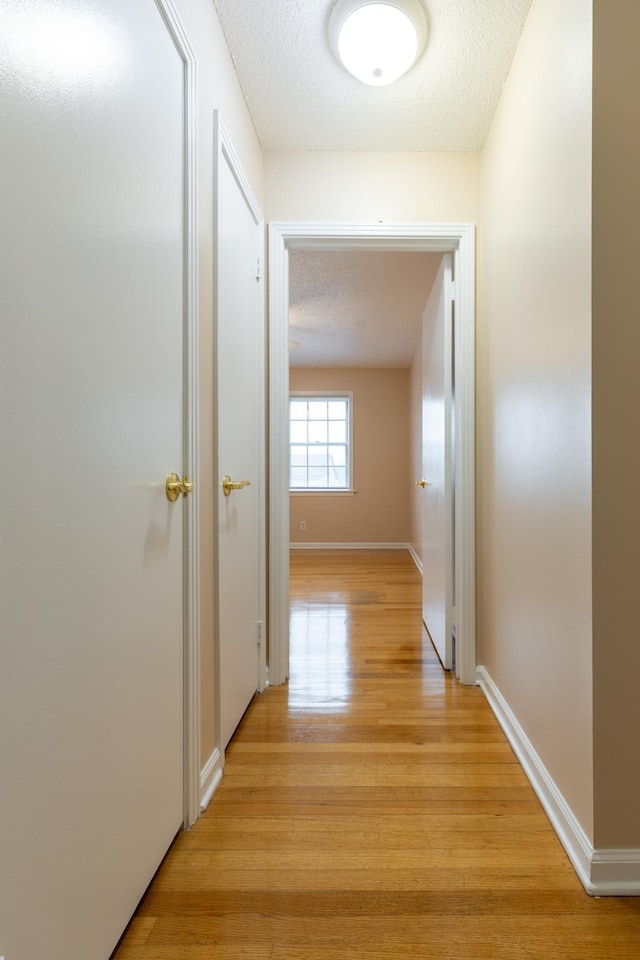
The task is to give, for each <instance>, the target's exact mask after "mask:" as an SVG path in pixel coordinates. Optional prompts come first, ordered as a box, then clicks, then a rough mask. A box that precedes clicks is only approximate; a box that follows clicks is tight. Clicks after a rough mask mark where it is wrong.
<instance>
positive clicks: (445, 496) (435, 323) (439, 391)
mask: <svg viewBox="0 0 640 960" xmlns="http://www.w3.org/2000/svg"><path fill="white" fill-rule="evenodd" d="M451 286H452V284H451V257H450V256H449V255H448V254H446V255H445V256H444V257H443V259H442V264H441V266H440V269H439V271H438V274H437V276H436V280H435V283H434V285H433V288H432V291H431V294H430V296H429V300H428V302H427V306H426V307H425V311H424V314H423V318H422V350H423V355H422V361H423V362H422V378H423V380H422V478H421V480H420V481H419V483H420V484H421V485H422V487H423V510H422V523H423V528H422V539H423V553H422V557H423V561H422V563H423V570H422V618H423V620H424V623H425V626H426V628H427V630H428V631H429V635H430V636H431V639H432V641H433V644H434V646H435V648H436V650H437V652H438V656H439V657H440V660H441V661H442V664H443V666H444V667H445V668H446V669H447V670H450V669H451V667H452V664H453V634H452V615H451V614H452V604H453V557H452V554H453V509H452V508H453V497H452V485H453V470H452V432H451V422H452V420H451V403H452V296H451Z"/></svg>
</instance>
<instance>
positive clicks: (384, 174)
mask: <svg viewBox="0 0 640 960" xmlns="http://www.w3.org/2000/svg"><path fill="white" fill-rule="evenodd" d="M478 169H479V164H478V154H476V153H367V152H364V151H363V152H361V153H332V152H322V153H320V152H319V153H297V152H290V153H287V152H284V153H279V152H267V153H265V198H266V199H265V213H266V217H267V219H268V220H312V221H313V220H315V221H318V220H319V221H322V220H332V221H343V222H344V221H346V222H350V221H353V222H368V223H376V222H378V221H381V222H384V223H399V222H403V223H404V222H407V223H413V222H417V223H438V222H441V223H450V222H461V223H465V222H475V221H476V220H477V219H478Z"/></svg>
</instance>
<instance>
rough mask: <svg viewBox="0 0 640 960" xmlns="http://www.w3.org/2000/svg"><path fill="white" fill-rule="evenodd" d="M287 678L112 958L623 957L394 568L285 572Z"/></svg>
mask: <svg viewBox="0 0 640 960" xmlns="http://www.w3.org/2000/svg"><path fill="white" fill-rule="evenodd" d="M291 567H292V575H291V596H292V610H291V627H292V630H291V635H292V676H291V681H290V683H289V685H288V686H286V687H275V688H272V689H269V690H267V691H266V692H265V693H264V694H262V695H261V696H259V697H257V698H256V699H255V700H254V702H253V704H252V705H251V707H250V709H249V711H248V713H247V714H246V716H245V718H244V720H243V721H242V724H241V725H240V727H239V729H238V731H237V733H236V734H235V736H234V738H233V740H232V743H231V746H230V749H229V751H228V754H227V764H226V767H225V774H224V780H223V782H222V785H221V786H220V788H219V790H218V792H217V793H216V795H215V796H214V798H213V800H212V802H211V804H210V806H209V809H208V810H207V812H206V814H205V815H204V816H203V817H202V818H201V820H200V821H199V822H198V823H197V825H196V826H195V827H194V828H193V829H192V830H191V831H190V832H188V833H185V834H182V835H181V836H180V837H178V840H177V841H176V843H175V845H174V847H173V848H172V850H171V852H170V854H169V855H168V857H167V859H166V861H165V863H164V865H163V867H162V868H161V870H160V872H159V874H158V875H157V877H156V879H155V881H154V883H153V884H152V886H151V888H150V889H149V891H148V893H147V896H146V898H145V899H144V901H143V902H142V904H141V906H140V909H139V911H138V914H137V915H136V917H135V919H134V920H133V922H132V924H131V926H130V929H129V932H128V934H127V935H126V937H125V939H124V940H123V941H122V944H121V947H120V949H119V950H118V952H117V954H116V955H115V956H116V957H117V960H218V958H220V960H237V958H241V957H243V958H252V960H266V958H270V960H409V958H411V960H416V958H417V960H431V958H433V960H435V958H438V960H481V958H482V960H632V958H633V960H638V958H640V898H607V899H601V900H596V899H592V898H590V897H588V896H587V895H586V894H585V893H584V891H583V889H582V887H581V885H580V884H579V882H578V880H577V879H576V877H575V874H574V872H573V869H572V868H571V866H570V864H569V862H568V860H567V858H566V856H565V854H564V852H563V850H562V848H561V846H560V844H559V842H558V840H557V839H556V836H555V834H554V833H553V831H552V829H551V827H550V826H549V823H548V821H547V819H546V817H545V815H544V813H543V812H542V810H541V808H540V806H539V804H538V802H537V800H536V798H535V796H534V794H533V792H532V790H531V788H530V786H529V784H528V782H527V780H526V779H525V777H524V774H523V773H522V771H521V769H520V766H519V765H518V763H517V762H516V760H515V758H514V756H513V754H512V752H511V750H510V748H509V746H508V744H507V742H506V740H505V738H504V736H503V734H502V732H501V730H500V728H499V727H498V724H497V722H496V721H495V719H494V717H493V715H492V713H491V711H490V710H489V707H488V706H487V704H486V702H485V700H484V698H483V695H482V693H481V692H480V690H478V689H477V688H469V687H462V686H460V685H458V684H457V683H456V682H455V680H452V679H451V677H450V676H447V675H445V673H444V672H443V671H442V669H441V667H440V664H439V662H438V660H437V658H436V656H435V654H434V652H433V649H432V647H431V645H430V643H429V641H428V639H427V638H426V637H425V633H424V630H423V628H422V626H421V622H420V578H419V576H418V573H417V572H416V570H415V568H414V566H413V564H412V562H411V559H410V558H409V555H408V554H407V553H404V552H395V551H389V552H382V551H381V552H353V553H351V552H348V553H347V552H344V551H335V552H333V551H331V552H317V553H315V552H311V551H299V552H297V553H294V554H293V556H292V564H291Z"/></svg>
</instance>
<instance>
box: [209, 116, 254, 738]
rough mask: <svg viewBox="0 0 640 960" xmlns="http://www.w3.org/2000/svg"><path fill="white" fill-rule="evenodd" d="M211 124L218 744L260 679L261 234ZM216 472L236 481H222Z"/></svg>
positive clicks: (232, 161) (242, 183)
mask: <svg viewBox="0 0 640 960" xmlns="http://www.w3.org/2000/svg"><path fill="white" fill-rule="evenodd" d="M217 131H218V137H217V139H218V147H217V151H216V153H217V175H216V197H217V199H216V208H217V243H216V277H217V328H218V344H217V375H218V436H217V439H218V447H217V465H218V474H219V476H218V603H217V607H218V642H219V651H220V673H219V681H220V712H221V721H220V724H221V727H220V729H221V746H222V748H223V749H224V747H226V745H227V744H228V742H229V740H230V738H231V736H232V734H233V732H234V730H235V729H236V727H237V725H238V723H239V722H240V720H241V718H242V715H243V713H244V712H245V710H246V709H247V706H248V705H249V703H250V701H251V699H252V697H253V695H254V694H255V692H256V690H258V689H259V688H261V686H262V683H261V663H263V653H262V650H261V643H262V641H263V639H264V638H263V637H262V631H263V626H262V621H263V615H262V610H263V603H264V599H263V598H264V561H263V552H264V514H265V511H264V483H263V471H264V452H263V445H264V427H263V421H264V364H265V356H264V331H263V323H264V303H263V298H264V289H263V284H262V266H261V260H262V248H263V242H264V241H263V221H262V217H261V214H260V211H259V209H258V207H257V204H256V203H255V200H254V199H253V196H252V194H251V190H250V188H249V186H248V184H247V182H246V180H245V178H244V176H243V174H242V171H241V169H240V167H239V164H238V161H237V159H236V157H235V154H234V152H233V149H232V147H231V144H230V142H229V139H228V137H227V135H226V133H225V131H224V127H223V126H222V123H221V122H220V119H219V117H217ZM224 477H227V478H228V481H229V482H230V483H232V484H235V485H236V486H235V487H234V488H230V487H229V486H228V484H224V483H223V478H224ZM247 481H248V482H247Z"/></svg>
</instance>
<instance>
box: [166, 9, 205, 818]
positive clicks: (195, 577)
mask: <svg viewBox="0 0 640 960" xmlns="http://www.w3.org/2000/svg"><path fill="white" fill-rule="evenodd" d="M156 4H157V6H158V10H159V11H160V13H161V15H162V18H163V20H164V22H165V24H166V27H167V30H168V32H169V34H170V36H171V38H172V40H173V42H174V44H175V46H176V49H177V51H178V53H179V54H180V56H181V57H182V60H183V63H184V150H185V152H184V237H185V240H184V291H185V293H184V301H185V308H184V395H183V404H184V450H183V462H184V472H185V473H186V474H187V476H189V477H190V478H191V479H192V481H193V483H194V488H195V492H194V494H193V496H191V497H185V498H183V506H184V510H183V516H184V534H183V536H184V560H185V563H184V666H183V670H184V673H183V677H184V679H183V682H184V721H183V722H184V728H183V744H184V745H183V784H184V787H183V791H184V801H183V805H184V819H183V822H184V826H185V827H190V826H191V825H192V824H193V823H195V821H196V820H197V819H198V816H199V812H200V534H199V531H200V520H199V513H200V509H199V505H200V496H201V494H202V490H201V484H200V479H201V478H200V467H199V461H198V262H197V250H198V221H197V149H196V129H197V108H198V105H197V99H196V91H197V85H196V58H195V54H194V52H193V50H192V48H191V45H190V43H189V40H188V38H187V35H186V33H185V32H184V29H183V26H182V24H181V22H180V20H179V18H178V15H177V13H176V10H175V8H174V6H173V3H172V2H171V0H156Z"/></svg>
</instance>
